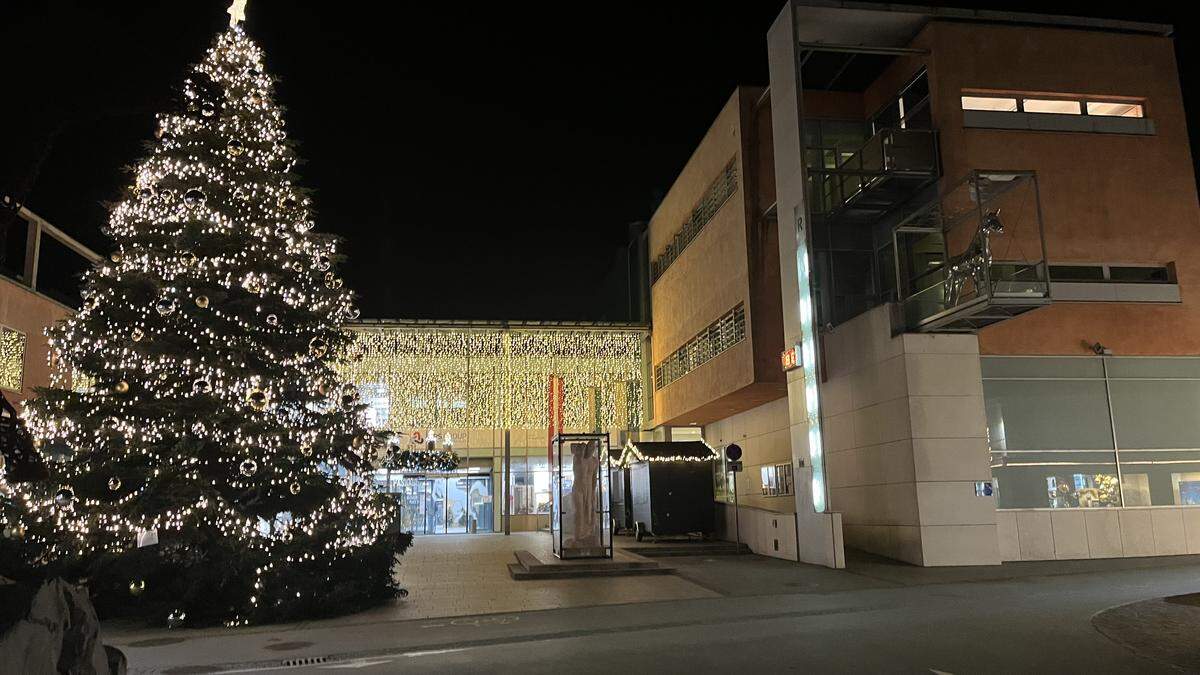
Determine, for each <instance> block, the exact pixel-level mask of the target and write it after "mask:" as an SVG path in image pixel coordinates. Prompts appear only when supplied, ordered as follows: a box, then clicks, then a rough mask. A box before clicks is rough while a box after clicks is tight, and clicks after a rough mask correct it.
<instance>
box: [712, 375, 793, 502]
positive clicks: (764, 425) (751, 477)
mask: <svg viewBox="0 0 1200 675" xmlns="http://www.w3.org/2000/svg"><path fill="white" fill-rule="evenodd" d="M788 424H789V421H788V402H787V399H786V398H781V399H777V400H775V401H772V402H770V403H766V404H764V405H760V406H758V407H757V408H751V409H750V410H747V411H745V412H743V413H739V414H737V415H732V416H730V417H727V418H725V419H722V420H718V421H716V422H713V423H711V424H708V425H705V427H704V440H705V441H706V442H707V443H708V444H709V445H711V446H713V447H714V448H717V449H722V448H724V447H725V446H727V445H730V444H731V443H737V444H738V446H740V447H741V448H742V465H743V466H744V467H745V470H744V471H742V472H740V473H738V474H737V489H738V502H739V503H740V504H742V505H744V506H748V507H752V508H757V509H762V510H764V511H770V512H773V513H795V512H796V502H795V499H794V498H793V497H792V496H791V495H776V496H772V497H768V496H765V495H763V493H762V480H761V476H762V474H761V472H760V470H761V469H762V467H763V466H770V465H773V464H788V463H790V462H791V461H792V448H791V439H790V436H789V433H788Z"/></svg>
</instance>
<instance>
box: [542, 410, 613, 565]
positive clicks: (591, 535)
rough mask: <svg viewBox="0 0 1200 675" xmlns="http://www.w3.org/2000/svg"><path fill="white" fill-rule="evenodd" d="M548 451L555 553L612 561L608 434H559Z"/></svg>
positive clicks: (566, 556)
mask: <svg viewBox="0 0 1200 675" xmlns="http://www.w3.org/2000/svg"><path fill="white" fill-rule="evenodd" d="M550 448H551V449H550V468H551V490H550V491H551V493H552V499H553V509H552V513H551V517H550V535H551V539H552V540H553V547H554V555H556V556H557V557H559V558H561V559H571V558H611V557H612V555H613V542H612V504H611V496H612V484H611V480H612V479H611V473H610V470H609V468H610V467H609V457H608V451H609V442H608V434H559V435H558V436H555V437H554V440H553V442H552V443H551V446H550Z"/></svg>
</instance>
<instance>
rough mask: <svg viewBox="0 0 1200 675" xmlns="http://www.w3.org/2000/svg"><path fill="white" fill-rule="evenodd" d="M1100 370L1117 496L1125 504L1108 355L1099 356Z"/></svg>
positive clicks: (1119, 445) (1122, 504)
mask: <svg viewBox="0 0 1200 675" xmlns="http://www.w3.org/2000/svg"><path fill="white" fill-rule="evenodd" d="M1100 370H1101V372H1103V373H1104V402H1105V403H1106V404H1107V405H1108V426H1109V429H1110V430H1111V431H1112V443H1113V460H1114V461H1115V462H1116V463H1117V497H1118V499H1119V500H1120V502H1121V506H1122V507H1124V506H1125V475H1124V473H1123V472H1122V471H1121V444H1120V443H1118V442H1117V418H1116V416H1115V415H1113V406H1112V387H1111V386H1109V383H1108V357H1107V356H1104V355H1101V356H1100Z"/></svg>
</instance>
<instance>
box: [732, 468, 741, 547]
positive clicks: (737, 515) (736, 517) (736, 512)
mask: <svg viewBox="0 0 1200 675" xmlns="http://www.w3.org/2000/svg"><path fill="white" fill-rule="evenodd" d="M737 476H738V472H737V471H734V472H733V531H734V532H735V535H734V536H735V537H736V538H737V553H738V554H741V552H742V513H741V511H742V510H741V508H739V507H738V494H737Z"/></svg>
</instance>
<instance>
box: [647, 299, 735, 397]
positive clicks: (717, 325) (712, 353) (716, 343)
mask: <svg viewBox="0 0 1200 675" xmlns="http://www.w3.org/2000/svg"><path fill="white" fill-rule="evenodd" d="M744 339H746V309H745V307H744V306H743V305H742V304H741V303H738V305H737V307H734V308H733V309H731V310H729V312H728V313H727V314H725V316H723V317H721V318H719V319H717V320H716V321H714V322H712V323H711V324H709V326H708V328H705V329H704V330H702V331H700V332H699V333H698V334H697V335H696V336H695V337H693V338H692V339H691V340H688V341H687V343H686V344H684V345H683V346H682V347H680V348H679V349H676V350H675V351H674V352H672V353H671V355H670V356H668V357H667V358H665V359H663V360H662V361H659V362H658V364H657V365H656V366H654V388H655V389H662V388H663V387H665V386H667V385H668V384H671V383H672V382H674V381H675V380H678V379H679V378H681V377H683V376H684V375H687V374H688V373H690V372H692V371H693V370H695V369H697V368H699V367H700V366H702V365H704V364H705V363H708V361H709V360H711V359H713V358H715V357H716V356H717V355H719V354H721V353H722V352H724V351H725V350H726V349H729V348H730V347H732V346H734V345H736V344H738V343H739V342H741V341H742V340H744Z"/></svg>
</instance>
